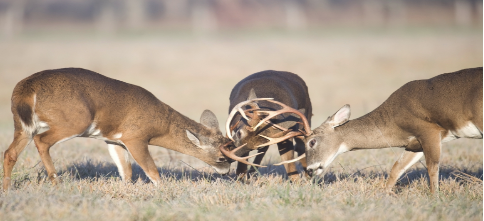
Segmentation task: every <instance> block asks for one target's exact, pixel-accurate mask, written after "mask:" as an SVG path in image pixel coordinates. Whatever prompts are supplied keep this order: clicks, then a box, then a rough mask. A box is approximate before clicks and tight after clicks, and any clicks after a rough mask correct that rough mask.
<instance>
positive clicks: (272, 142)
mask: <svg viewBox="0 0 484 221" xmlns="http://www.w3.org/2000/svg"><path fill="white" fill-rule="evenodd" d="M299 135H303V133H302V132H295V131H291V132H289V133H287V134H286V135H284V136H282V137H277V138H272V137H267V136H264V135H262V134H259V136H261V137H263V138H266V139H268V140H269V142H267V143H264V144H261V145H259V146H257V147H264V146H269V145H272V144H276V143H279V142H282V141H285V140H287V139H289V138H292V137H297V136H299Z"/></svg>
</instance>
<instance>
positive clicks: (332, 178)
mask: <svg viewBox="0 0 484 221" xmlns="http://www.w3.org/2000/svg"><path fill="white" fill-rule="evenodd" d="M180 165H182V164H178V165H177V166H176V168H175V167H158V171H159V172H160V175H161V176H162V177H170V178H172V179H175V180H182V179H191V180H194V181H196V180H200V179H204V180H211V181H214V180H217V179H223V180H232V181H235V180H236V179H237V177H236V175H235V172H234V171H233V170H232V171H231V172H230V173H229V174H228V175H220V174H217V173H215V172H206V171H199V170H196V169H193V168H191V167H190V166H183V165H182V166H180ZM297 167H298V170H299V171H302V167H301V165H300V164H298V165H297ZM132 168H133V176H132V179H133V180H134V181H138V182H139V181H142V182H145V183H149V182H150V180H149V178H148V177H147V176H146V175H145V173H144V172H143V170H142V169H141V168H140V167H139V166H138V165H137V164H136V163H133V164H132ZM388 172H389V171H380V172H377V171H372V172H364V171H362V170H357V171H356V172H353V173H346V172H344V173H337V172H332V171H328V172H327V173H325V175H324V176H323V177H322V178H319V179H316V180H315V182H317V183H319V184H332V183H334V182H338V181H340V180H354V181H356V180H358V179H372V178H378V177H383V178H385V179H386V178H388ZM462 173H464V174H467V175H470V176H469V177H467V178H469V179H471V180H474V181H476V180H477V181H479V180H480V182H482V180H483V168H482V165H477V166H474V167H471V168H470V169H467V168H465V169H457V168H454V167H449V166H447V167H441V169H440V176H439V177H440V180H447V179H456V180H461V181H463V182H471V181H470V180H469V179H467V178H466V177H462V176H460V174H462ZM59 174H63V175H65V174H67V175H68V176H71V177H72V178H73V179H76V180H81V179H94V180H97V179H106V178H117V179H120V176H119V173H118V169H117V167H116V165H115V164H113V163H110V162H100V161H93V160H90V159H87V160H85V161H83V162H78V163H74V164H72V165H70V166H68V167H67V169H66V170H63V171H59ZM268 175H272V176H283V177H284V178H285V179H287V174H286V171H285V169H284V166H273V165H268V167H265V168H258V169H257V170H255V171H254V172H253V173H252V176H268ZM421 177H427V179H428V175H427V170H426V169H425V168H419V169H413V170H409V171H407V172H406V173H405V174H403V175H402V177H401V178H400V180H399V181H398V182H397V186H402V187H403V186H407V185H409V184H411V183H412V182H416V181H417V180H419V179H420V178H421Z"/></svg>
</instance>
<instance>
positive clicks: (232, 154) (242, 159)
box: [219, 142, 266, 167]
mask: <svg viewBox="0 0 484 221" xmlns="http://www.w3.org/2000/svg"><path fill="white" fill-rule="evenodd" d="M230 143H232V142H228V143H226V144H224V145H221V146H220V147H219V149H220V151H222V153H223V154H224V155H225V156H227V157H230V158H232V159H233V160H236V161H239V162H241V163H245V164H247V165H252V166H257V167H266V166H261V165H259V164H253V163H250V162H249V161H247V159H249V158H251V157H255V156H257V155H259V154H263V153H264V152H260V153H257V154H254V155H251V156H247V157H238V156H237V155H235V152H237V151H238V150H240V149H241V148H242V147H244V146H245V145H247V144H244V145H241V146H240V147H237V148H235V149H233V150H226V149H225V147H227V146H228V145H229V144H230Z"/></svg>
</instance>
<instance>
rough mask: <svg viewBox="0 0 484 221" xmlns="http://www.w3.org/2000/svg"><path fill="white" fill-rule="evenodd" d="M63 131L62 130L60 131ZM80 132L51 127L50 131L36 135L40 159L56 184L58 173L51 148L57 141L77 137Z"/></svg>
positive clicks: (35, 140) (35, 141) (35, 139)
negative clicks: (51, 154)
mask: <svg viewBox="0 0 484 221" xmlns="http://www.w3.org/2000/svg"><path fill="white" fill-rule="evenodd" d="M59 131H62V132H59ZM77 136H78V133H74V132H72V131H66V130H58V129H56V128H53V127H51V129H49V130H48V131H46V132H44V133H41V134H37V135H35V136H34V143H35V146H36V147H37V151H38V152H39V155H40V159H41V160H42V163H43V164H44V167H45V170H46V171H47V175H48V177H49V179H50V180H51V182H52V183H53V184H54V185H55V184H57V182H58V178H57V173H56V171H55V167H54V163H53V162H52V158H51V156H50V148H51V147H52V146H53V145H54V144H57V143H61V142H64V141H67V140H70V139H72V138H74V137H77Z"/></svg>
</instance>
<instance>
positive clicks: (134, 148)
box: [124, 141, 161, 186]
mask: <svg viewBox="0 0 484 221" xmlns="http://www.w3.org/2000/svg"><path fill="white" fill-rule="evenodd" d="M124 145H125V146H126V148H127V149H128V151H129V153H131V156H133V158H134V160H135V161H136V163H138V165H139V166H140V167H141V169H143V171H144V172H145V174H146V176H148V178H150V180H151V182H153V184H155V186H158V184H159V183H160V182H161V178H160V173H159V172H158V168H156V164H155V161H154V160H153V158H152V157H151V154H150V151H149V150H148V144H147V143H145V142H140V141H127V142H124Z"/></svg>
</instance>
